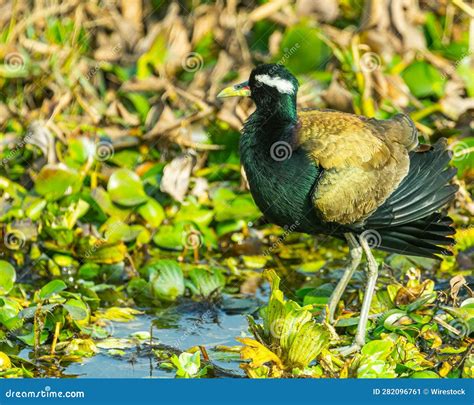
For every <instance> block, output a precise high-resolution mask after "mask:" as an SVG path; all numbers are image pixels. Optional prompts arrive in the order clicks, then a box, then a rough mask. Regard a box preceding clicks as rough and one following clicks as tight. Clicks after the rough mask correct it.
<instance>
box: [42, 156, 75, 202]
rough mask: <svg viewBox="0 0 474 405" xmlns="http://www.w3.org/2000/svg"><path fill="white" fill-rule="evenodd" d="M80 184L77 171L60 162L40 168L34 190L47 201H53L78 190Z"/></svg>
mask: <svg viewBox="0 0 474 405" xmlns="http://www.w3.org/2000/svg"><path fill="white" fill-rule="evenodd" d="M81 184H82V182H81V177H80V175H79V173H78V172H77V171H76V170H74V169H71V168H69V167H67V166H66V165H65V164H62V163H60V164H58V165H46V166H44V167H43V168H42V169H41V171H40V172H39V173H38V177H37V178H36V181H35V190H36V192H37V193H38V194H39V195H42V196H43V197H45V198H46V199H47V200H48V201H54V200H58V199H59V198H61V197H64V196H65V195H71V194H74V193H76V192H78V191H79V189H80V188H81Z"/></svg>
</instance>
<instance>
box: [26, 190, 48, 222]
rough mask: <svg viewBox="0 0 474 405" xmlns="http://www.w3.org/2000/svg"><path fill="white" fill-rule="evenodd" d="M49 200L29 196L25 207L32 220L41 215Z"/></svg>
mask: <svg viewBox="0 0 474 405" xmlns="http://www.w3.org/2000/svg"><path fill="white" fill-rule="evenodd" d="M46 204H47V201H46V200H45V199H44V198H39V197H33V196H27V197H26V198H25V203H24V204H23V207H24V209H25V214H26V216H27V217H28V218H30V219H31V220H32V221H36V220H38V219H39V218H40V217H41V214H42V212H43V210H44V208H45V207H46Z"/></svg>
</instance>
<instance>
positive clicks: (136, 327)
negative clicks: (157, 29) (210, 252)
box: [63, 297, 262, 378]
mask: <svg viewBox="0 0 474 405" xmlns="http://www.w3.org/2000/svg"><path fill="white" fill-rule="evenodd" d="M261 304H262V300H260V299H259V298H233V297H226V298H224V300H223V302H222V303H221V304H220V305H216V304H211V303H200V302H193V301H185V302H182V303H181V304H179V305H177V306H173V307H170V308H167V309H162V310H156V311H155V312H154V313H148V314H144V315H139V316H137V317H136V318H135V319H134V320H133V321H131V322H126V323H122V322H113V333H112V336H113V337H114V338H130V336H131V334H133V333H135V332H139V331H143V332H149V331H150V327H151V325H152V324H153V337H154V339H155V341H157V342H158V343H159V344H162V345H166V346H170V347H171V348H174V349H176V350H179V351H184V350H186V349H189V348H190V347H193V346H198V345H199V346H204V347H205V348H206V351H207V353H208V355H209V359H210V361H211V362H212V363H213V364H214V365H216V366H218V367H220V368H222V369H224V370H225V371H229V372H230V373H232V374H235V375H236V376H243V375H244V374H243V371H242V370H241V369H240V368H239V362H238V361H237V360H236V359H235V357H236V356H235V355H232V354H231V355H230V356H229V354H228V353H223V352H218V351H215V350H214V348H215V347H216V346H221V345H223V346H235V345H238V344H239V343H238V342H237V341H236V340H235V338H236V337H239V336H242V335H248V332H247V328H248V324H247V320H246V317H245V316H244V314H246V313H247V314H249V313H253V312H255V311H256V309H257V308H258V307H259V306H260V305H261ZM124 350H125V353H126V354H125V355H124V356H121V357H118V356H112V355H109V354H108V353H107V349H100V353H98V354H97V355H95V356H93V357H91V358H84V359H83V361H82V362H81V363H72V364H71V365H69V366H67V367H66V368H65V369H64V370H63V374H64V376H70V377H78V378H156V377H159V378H163V377H164V378H173V377H174V372H173V371H170V370H166V369H163V368H161V367H159V361H158V359H157V357H156V356H155V355H154V354H153V353H152V352H151V351H150V350H149V348H148V347H147V345H146V344H145V345H141V346H137V347H133V348H129V349H124ZM229 357H231V360H230V361H229V360H227V359H228V358H229Z"/></svg>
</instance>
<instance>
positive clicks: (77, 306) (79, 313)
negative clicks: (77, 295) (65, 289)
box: [63, 298, 89, 321]
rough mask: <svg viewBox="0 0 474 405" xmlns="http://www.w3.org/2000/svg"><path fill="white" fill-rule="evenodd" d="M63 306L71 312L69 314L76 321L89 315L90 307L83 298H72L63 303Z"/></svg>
mask: <svg viewBox="0 0 474 405" xmlns="http://www.w3.org/2000/svg"><path fill="white" fill-rule="evenodd" d="M63 307H64V309H65V310H66V311H67V312H69V315H71V318H72V319H74V320H75V321H82V320H83V319H86V318H87V317H88V316H89V309H88V308H87V305H86V304H84V302H83V301H81V300H78V299H74V298H72V299H70V300H67V301H66V302H65V303H64V304H63Z"/></svg>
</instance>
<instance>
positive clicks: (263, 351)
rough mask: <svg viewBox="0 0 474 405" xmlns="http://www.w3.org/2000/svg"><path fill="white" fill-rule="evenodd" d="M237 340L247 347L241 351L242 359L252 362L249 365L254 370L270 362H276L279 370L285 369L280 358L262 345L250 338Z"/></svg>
mask: <svg viewBox="0 0 474 405" xmlns="http://www.w3.org/2000/svg"><path fill="white" fill-rule="evenodd" d="M237 340H238V341H239V342H240V343H243V344H244V345H245V347H243V348H242V350H241V351H240V357H241V358H242V359H243V360H252V361H251V363H250V364H249V365H250V366H251V367H252V368H256V367H260V366H262V365H263V364H265V363H268V362H274V363H275V364H276V365H277V366H278V367H279V368H281V369H282V368H283V363H282V362H281V360H280V358H279V357H278V356H277V355H276V354H275V353H273V352H272V351H271V350H269V349H268V348H266V347H265V346H264V345H262V344H261V343H259V342H257V341H256V340H254V339H250V338H237Z"/></svg>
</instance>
